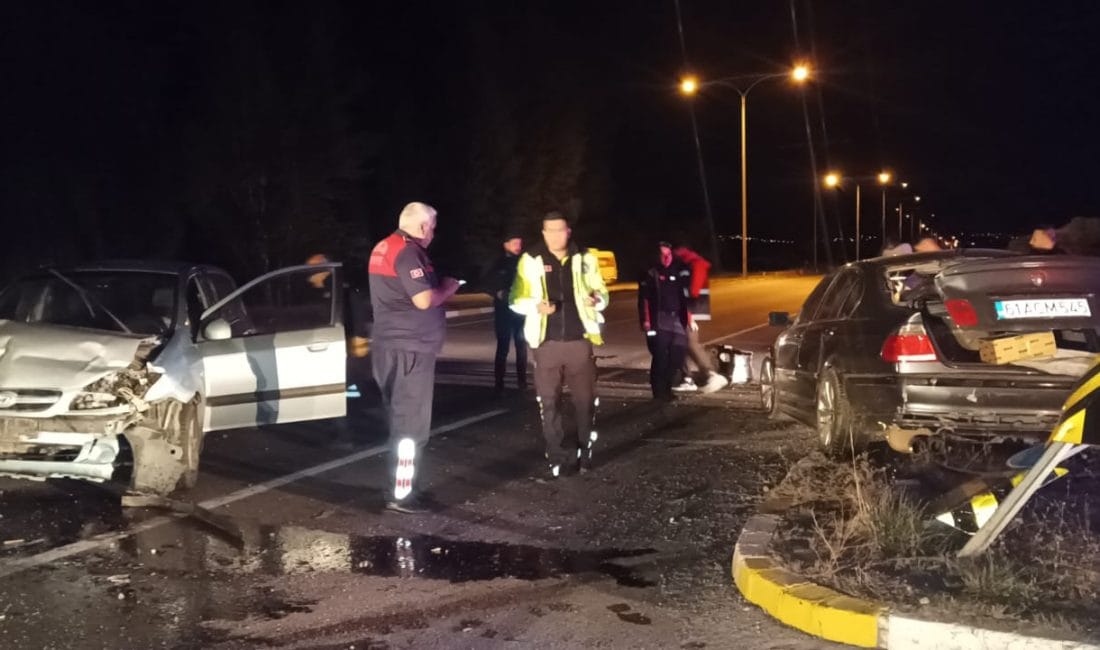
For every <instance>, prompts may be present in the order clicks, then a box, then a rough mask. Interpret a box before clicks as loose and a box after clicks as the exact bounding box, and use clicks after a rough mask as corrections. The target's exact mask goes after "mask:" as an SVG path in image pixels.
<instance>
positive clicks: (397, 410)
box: [369, 203, 459, 514]
mask: <svg viewBox="0 0 1100 650" xmlns="http://www.w3.org/2000/svg"><path fill="white" fill-rule="evenodd" d="M435 224H436V212H435V208H433V207H431V206H430V205H427V204H425V203H410V204H408V205H406V206H405V209H404V210H402V211H401V216H400V218H399V219H398V228H397V230H396V231H395V232H394V233H393V234H392V235H390V236H389V237H386V238H385V239H383V240H382V241H380V242H378V244H377V245H375V247H374V250H373V251H371V254H370V265H369V272H370V294H371V295H370V299H371V306H372V307H374V329H373V331H372V341H371V352H370V355H371V369H372V370H373V371H374V378H375V381H377V382H378V387H379V388H380V389H381V391H382V401H383V403H384V404H385V406H386V416H387V418H388V420H389V429H390V442H391V443H392V444H393V445H394V452H393V458H394V464H393V477H394V487H393V493H392V494H390V495H389V496H388V498H387V501H386V508H387V509H389V510H392V511H394V512H401V513H406V514H416V513H421V512H425V511H426V510H427V508H426V507H425V506H424V504H423V502H422V501H421V500H420V499H419V498H418V495H417V493H416V482H417V479H418V478H419V476H420V475H421V474H422V473H423V467H422V463H421V459H420V454H421V453H422V450H423V448H424V446H425V445H426V444H427V442H428V436H429V432H430V430H431V425H432V392H433V388H434V385H435V359H436V356H437V355H438V354H439V351H440V350H442V349H443V337H444V334H445V332H446V323H447V321H446V316H445V315H444V312H443V303H444V302H446V300H447V299H448V298H450V297H451V296H453V295H454V293H455V292H456V291H458V286H459V283H458V281H457V280H455V279H454V278H439V277H437V276H436V274H435V268H434V267H433V266H432V261H431V259H429V258H428V251H427V248H428V245H429V244H431V243H432V239H433V237H434V236H435Z"/></svg>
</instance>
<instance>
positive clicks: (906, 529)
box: [772, 454, 1100, 638]
mask: <svg viewBox="0 0 1100 650" xmlns="http://www.w3.org/2000/svg"><path fill="white" fill-rule="evenodd" d="M894 469H896V468H893V469H888V468H884V467H880V466H875V465H874V464H873V463H872V462H871V461H870V460H869V459H868V458H867V457H866V456H863V457H858V458H855V459H854V460H851V461H848V462H835V461H832V460H829V459H827V458H825V457H824V456H821V455H816V454H815V455H813V456H811V457H809V458H807V459H805V460H803V461H802V462H800V463H799V464H798V465H796V466H795V467H794V468H793V469H792V471H791V473H790V474H789V475H788V478H787V480H786V481H784V483H783V484H781V485H780V486H779V487H777V488H776V489H775V490H773V495H772V496H773V498H776V499H781V500H782V501H784V502H786V504H788V505H789V507H788V508H787V509H786V510H785V511H784V518H785V525H784V526H781V527H780V531H781V532H779V533H778V534H777V535H776V538H775V540H774V541H773V545H774V550H775V551H776V552H777V553H778V555H779V556H780V558H781V559H782V560H783V561H784V562H785V563H786V564H787V565H788V567H789V568H790V569H792V570H794V571H796V572H797V573H800V574H801V575H804V576H806V577H807V578H810V579H811V580H813V581H815V582H817V583H819V584H824V585H827V586H830V587H833V588H834V589H837V590H839V591H842V592H845V593H849V594H851V595H854V596H859V597H864V598H869V599H872V600H878V601H886V602H889V603H891V604H893V605H894V606H895V607H896V608H898V609H900V610H903V611H904V610H909V611H913V610H919V609H921V608H930V609H937V608H938V609H939V610H940V611H941V613H943V614H945V615H949V616H954V617H956V618H957V619H960V620H973V619H978V620H981V621H985V622H988V621H989V620H990V619H993V620H1000V621H1008V622H1010V623H1011V624H1014V625H1019V624H1021V623H1024V624H1028V625H1033V626H1039V627H1044V626H1045V627H1053V628H1055V629H1056V631H1057V634H1058V635H1060V636H1062V637H1067V636H1071V637H1079V638H1096V637H1098V636H1100V536H1098V535H1097V534H1095V533H1094V532H1093V527H1092V525H1091V524H1090V521H1091V514H1092V513H1091V509H1090V508H1089V507H1088V505H1089V504H1088V501H1089V495H1090V494H1093V493H1095V494H1100V480H1097V479H1094V478H1089V477H1088V473H1087V472H1086V473H1085V474H1086V478H1084V479H1083V480H1082V481H1080V482H1079V483H1078V484H1076V485H1072V486H1071V485H1070V484H1069V483H1068V482H1067V484H1066V486H1064V487H1063V489H1062V491H1061V493H1059V492H1058V491H1055V492H1053V493H1052V494H1049V495H1045V498H1042V499H1039V498H1037V499H1036V500H1035V501H1034V502H1033V503H1032V504H1030V505H1029V507H1028V508H1026V509H1025V511H1024V512H1023V513H1022V514H1021V516H1020V517H1019V518H1018V520H1017V521H1016V523H1015V524H1014V525H1012V526H1011V527H1010V528H1009V529H1008V530H1007V531H1006V532H1005V534H1004V535H1002V537H1001V539H1000V540H999V541H998V543H997V544H996V545H995V546H994V547H993V548H992V549H990V551H989V552H988V553H986V554H985V555H983V556H982V557H978V558H970V559H963V558H958V557H956V556H955V552H956V551H957V550H958V549H959V548H961V547H962V545H963V544H964V543H965V541H966V539H967V536H966V535H965V534H964V533H962V532H960V531H957V530H955V529H953V528H951V527H949V526H946V525H944V524H942V523H941V522H938V521H936V520H935V515H936V514H938V513H934V512H929V511H928V509H927V506H926V502H925V500H924V497H925V496H926V495H924V494H921V493H919V492H918V491H906V490H903V489H900V488H899V486H898V484H896V483H895V481H894V480H893V479H892V476H893V470H894ZM1070 497H1072V498H1070Z"/></svg>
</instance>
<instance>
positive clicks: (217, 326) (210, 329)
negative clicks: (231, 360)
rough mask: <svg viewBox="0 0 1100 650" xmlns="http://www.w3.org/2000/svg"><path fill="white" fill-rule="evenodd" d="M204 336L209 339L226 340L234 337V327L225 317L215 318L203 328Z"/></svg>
mask: <svg viewBox="0 0 1100 650" xmlns="http://www.w3.org/2000/svg"><path fill="white" fill-rule="evenodd" d="M202 336H203V338H205V339H206V340H207V341H224V340H226V339H228V338H232V337H233V328H232V327H230V326H229V323H228V322H227V321H226V320H225V319H224V318H215V319H214V320H212V321H210V322H209V323H207V324H206V327H204V328H202Z"/></svg>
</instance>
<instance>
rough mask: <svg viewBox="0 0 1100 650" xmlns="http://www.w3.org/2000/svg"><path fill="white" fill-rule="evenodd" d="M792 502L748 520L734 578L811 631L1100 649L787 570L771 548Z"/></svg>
mask: <svg viewBox="0 0 1100 650" xmlns="http://www.w3.org/2000/svg"><path fill="white" fill-rule="evenodd" d="M787 507H789V504H786V503H785V502H782V501H780V500H777V499H772V500H769V501H767V502H765V504H764V505H763V506H762V508H761V509H762V510H764V511H766V514H756V515H753V516H752V517H750V518H749V521H748V522H747V523H746V524H745V527H744V528H742V529H741V534H740V535H739V536H738V538H737V544H736V545H735V546H734V550H733V567H732V568H733V581H734V583H735V584H736V585H737V588H738V590H740V592H741V595H742V596H744V597H745V600H747V601H749V602H750V603H752V604H754V605H757V606H758V607H760V608H761V609H763V610H764V611H765V612H767V613H768V614H769V615H771V616H772V617H773V618H775V619H777V620H779V621H780V622H782V623H784V624H786V625H789V626H791V627H794V628H796V629H798V630H801V631H802V632H805V633H806V634H810V635H812V636H816V637H818V638H821V639H826V640H828V641H835V642H838V643H846V644H848V645H853V646H858V647H861V648H887V649H893V650H910V649H911V650H918V649H919V650H924V649H928V650H931V649H933V648H935V649H938V650H953V649H956V648H958V649H960V650H961V649H963V648H1010V649H1011V648H1027V649H1028V650H1045V649H1048V648H1049V649H1051V650H1100V646H1098V645H1093V644H1089V643H1078V642H1074V641H1060V640H1057V639H1047V638H1042V637H1034V636H1025V635H1022V634H1016V633H1012V632H1001V631H996V630H989V629H985V628H980V627H974V626H969V625H960V624H956V623H943V622H939V621H931V620H926V619H921V618H916V617H913V616H910V615H905V614H900V613H896V612H891V611H890V609H889V607H888V606H887V605H885V604H883V603H877V602H872V601H868V600H862V599H859V598H853V597H851V596H847V595H845V594H842V593H840V592H838V591H834V590H832V589H829V588H827V587H823V586H821V585H817V584H814V583H812V582H810V581H809V580H807V579H806V578H804V577H802V576H800V575H798V574H795V573H792V572H791V571H788V570H787V569H784V568H783V567H782V566H781V565H780V563H779V562H778V561H777V560H775V559H774V558H773V557H772V555H771V554H770V553H769V551H768V547H769V546H770V544H771V540H772V536H773V535H774V534H775V530H776V528H778V526H779V524H780V522H781V513H782V511H784V510H786V509H787Z"/></svg>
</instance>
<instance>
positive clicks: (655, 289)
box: [638, 242, 691, 401]
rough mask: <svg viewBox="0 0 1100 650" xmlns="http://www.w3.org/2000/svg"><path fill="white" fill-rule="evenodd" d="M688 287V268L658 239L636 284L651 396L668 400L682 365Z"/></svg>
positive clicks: (688, 325)
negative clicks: (650, 263) (653, 256)
mask: <svg viewBox="0 0 1100 650" xmlns="http://www.w3.org/2000/svg"><path fill="white" fill-rule="evenodd" d="M690 289H691V270H690V269H689V268H688V267H687V266H686V265H685V264H684V263H683V262H681V261H680V260H678V259H676V257H675V256H674V255H673V254H672V246H670V245H669V244H668V243H667V242H660V244H658V260H657V263H656V264H654V265H653V266H652V267H650V268H649V270H648V271H646V273H645V275H644V276H643V277H642V280H641V282H640V283H639V285H638V321H639V324H640V325H641V327H642V331H643V332H645V335H646V343H647V344H648V346H649V351H650V353H651V354H652V355H653V361H652V363H651V365H650V367H649V383H650V386H651V387H652V389H653V397H654V399H659V400H665V401H671V400H672V398H673V395H672V384H673V379H674V377H675V375H676V373H677V372H678V371H679V370H680V368H681V367H682V366H683V365H684V354H685V352H686V350H687V340H688V335H687V332H688V328H689V327H690V326H691V314H690V313H689V312H688V300H689V292H690Z"/></svg>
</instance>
